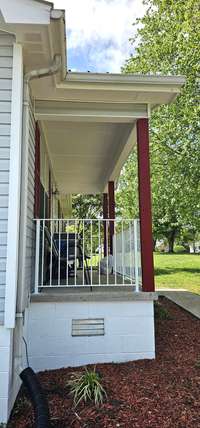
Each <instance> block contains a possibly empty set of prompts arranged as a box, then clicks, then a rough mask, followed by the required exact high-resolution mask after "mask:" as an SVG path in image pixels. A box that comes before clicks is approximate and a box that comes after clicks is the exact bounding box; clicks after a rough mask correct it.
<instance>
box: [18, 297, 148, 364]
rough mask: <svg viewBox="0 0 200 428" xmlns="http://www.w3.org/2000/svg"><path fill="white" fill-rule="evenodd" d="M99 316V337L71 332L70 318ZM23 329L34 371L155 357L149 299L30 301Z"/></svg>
mask: <svg viewBox="0 0 200 428" xmlns="http://www.w3.org/2000/svg"><path fill="white" fill-rule="evenodd" d="M89 318H104V323H105V334H104V335H103V336H89V337H88V336H85V337H83V336H82V337H72V335H71V330H72V319H89ZM25 326H26V327H25V330H26V332H27V334H26V337H27V341H28V352H29V361H30V365H31V366H32V367H33V368H34V369H35V370H36V371H40V370H45V369H56V368H61V367H69V366H80V365H85V364H93V363H103V362H123V361H130V360H138V359H144V358H148V359H151V358H155V341H154V316H153V301H152V300H148V301H124V302H110V301H109V302H105V301H102V302H101V301H100V302H65V303H61V302H58V303H46V302H45V303H43V302H41V303H40V302H39V303H31V305H30V308H29V309H28V310H27V312H26V321H25Z"/></svg>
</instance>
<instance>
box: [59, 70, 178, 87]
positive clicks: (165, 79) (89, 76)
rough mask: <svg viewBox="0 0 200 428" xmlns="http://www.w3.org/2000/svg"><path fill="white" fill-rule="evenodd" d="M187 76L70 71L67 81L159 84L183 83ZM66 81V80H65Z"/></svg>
mask: <svg viewBox="0 0 200 428" xmlns="http://www.w3.org/2000/svg"><path fill="white" fill-rule="evenodd" d="M185 80H186V78H185V76H159V75H145V74H120V73H90V72H88V73H77V72H70V73H69V72H68V73H67V75H66V80H65V82H66V83H68V82H81V83H83V82H86V83H91V82H94V83H129V84H130V83H131V84H134V83H135V84H157V85H162V84H165V85H183V84H184V83H185ZM63 83H64V82H63Z"/></svg>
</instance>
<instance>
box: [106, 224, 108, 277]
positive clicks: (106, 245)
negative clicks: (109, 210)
mask: <svg viewBox="0 0 200 428" xmlns="http://www.w3.org/2000/svg"><path fill="white" fill-rule="evenodd" d="M108 227H109V223H108V220H106V253H107V254H106V257H107V272H106V273H107V285H108V284H109V274H108V239H109V238H108V233H109V231H108Z"/></svg>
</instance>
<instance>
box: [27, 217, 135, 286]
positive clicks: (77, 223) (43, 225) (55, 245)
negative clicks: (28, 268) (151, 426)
mask: <svg viewBox="0 0 200 428" xmlns="http://www.w3.org/2000/svg"><path fill="white" fill-rule="evenodd" d="M35 221H36V253H35V292H36V293H37V292H38V291H39V290H40V289H41V288H45V287H74V286H90V287H93V286H99V285H100V286H108V285H119V286H122V285H132V286H134V289H135V291H139V284H140V282H141V262H140V237H139V221H138V220H130V219H129V220H126V219H115V220H112V219H106V220H105V219H37V220H35Z"/></svg>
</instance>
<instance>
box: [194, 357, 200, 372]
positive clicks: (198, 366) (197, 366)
mask: <svg viewBox="0 0 200 428" xmlns="http://www.w3.org/2000/svg"><path fill="white" fill-rule="evenodd" d="M194 366H195V367H196V368H197V369H200V356H199V357H198V358H197V360H196V362H195V365H194Z"/></svg>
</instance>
